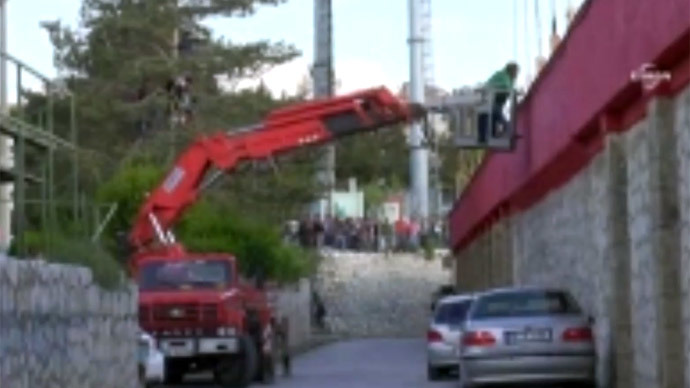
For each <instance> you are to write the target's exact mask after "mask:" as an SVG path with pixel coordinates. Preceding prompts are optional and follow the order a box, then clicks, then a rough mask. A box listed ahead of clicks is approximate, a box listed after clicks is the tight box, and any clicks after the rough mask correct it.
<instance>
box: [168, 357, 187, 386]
mask: <svg viewBox="0 0 690 388" xmlns="http://www.w3.org/2000/svg"><path fill="white" fill-rule="evenodd" d="M185 372H186V366H185V365H184V363H181V362H179V361H176V360H175V359H167V360H165V384H166V385H176V384H180V383H182V380H183V379H184V374H185Z"/></svg>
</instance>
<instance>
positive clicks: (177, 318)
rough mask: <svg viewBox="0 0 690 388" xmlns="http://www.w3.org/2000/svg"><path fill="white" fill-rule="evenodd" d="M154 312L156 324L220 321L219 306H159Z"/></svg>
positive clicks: (172, 304) (195, 304)
mask: <svg viewBox="0 0 690 388" xmlns="http://www.w3.org/2000/svg"><path fill="white" fill-rule="evenodd" d="M152 310H153V314H152V315H153V321H154V322H155V323H165V322H170V323H182V322H194V323H212V322H216V320H217V319H218V306H217V305H215V304H197V303H185V304H181V303H168V304H157V305H154V306H153V309H152Z"/></svg>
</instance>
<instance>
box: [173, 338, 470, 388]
mask: <svg viewBox="0 0 690 388" xmlns="http://www.w3.org/2000/svg"><path fill="white" fill-rule="evenodd" d="M425 352H426V348H425V342H424V341H423V340H414V339H411V340H407V339H370V340H356V341H348V342H339V343H335V344H330V345H326V346H323V347H320V348H317V349H315V350H313V351H311V352H309V353H306V354H304V355H302V356H300V357H298V358H296V359H295V360H293V371H292V376H291V377H288V378H285V377H283V376H282V375H280V377H278V379H277V381H276V384H274V385H273V386H272V387H274V388H432V387H433V388H449V387H457V380H454V379H453V378H449V379H448V380H446V381H440V382H429V381H427V379H426V353H425ZM281 372H282V371H281V370H280V369H279V373H281ZM255 386H256V387H261V386H264V387H266V386H265V385H260V384H255ZM184 387H185V388H186V387H193V388H211V387H213V385H204V384H203V383H202V382H201V381H199V383H188V384H185V385H184ZM214 388H215V387H214Z"/></svg>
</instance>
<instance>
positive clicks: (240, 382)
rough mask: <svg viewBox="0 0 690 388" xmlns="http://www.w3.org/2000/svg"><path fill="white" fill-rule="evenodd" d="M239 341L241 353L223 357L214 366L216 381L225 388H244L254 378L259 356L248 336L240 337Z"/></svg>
mask: <svg viewBox="0 0 690 388" xmlns="http://www.w3.org/2000/svg"><path fill="white" fill-rule="evenodd" d="M239 341H240V349H241V353H240V354H239V355H237V356H231V357H223V358H222V359H221V360H220V361H219V362H218V365H217V366H216V373H215V377H216V380H217V382H218V383H219V384H220V385H222V386H223V387H225V388H246V387H248V386H249V384H251V383H252V380H253V379H254V376H256V372H257V368H258V361H259V360H258V357H259V356H258V354H257V352H256V347H255V346H254V341H252V339H251V338H250V337H248V336H241V337H240V338H239Z"/></svg>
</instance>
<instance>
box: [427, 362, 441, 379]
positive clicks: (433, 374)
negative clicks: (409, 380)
mask: <svg viewBox="0 0 690 388" xmlns="http://www.w3.org/2000/svg"><path fill="white" fill-rule="evenodd" d="M426 377H427V379H428V380H429V381H438V380H440V379H441V371H440V370H439V369H438V368H434V367H433V366H431V365H427V367H426Z"/></svg>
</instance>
